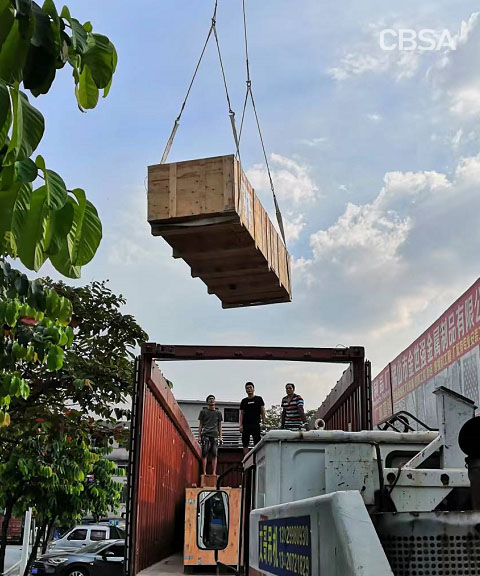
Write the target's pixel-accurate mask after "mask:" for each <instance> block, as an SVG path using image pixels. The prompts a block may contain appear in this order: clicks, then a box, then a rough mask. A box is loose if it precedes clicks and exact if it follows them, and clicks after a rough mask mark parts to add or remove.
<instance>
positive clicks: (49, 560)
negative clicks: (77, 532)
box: [30, 540, 125, 576]
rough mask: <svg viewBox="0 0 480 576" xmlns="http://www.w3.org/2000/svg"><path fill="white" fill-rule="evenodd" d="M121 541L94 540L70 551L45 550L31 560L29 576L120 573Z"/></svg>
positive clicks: (121, 559) (123, 561)
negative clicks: (37, 557)
mask: <svg viewBox="0 0 480 576" xmlns="http://www.w3.org/2000/svg"><path fill="white" fill-rule="evenodd" d="M124 563H125V540H114V541H111V542H108V541H102V542H95V543H94V544H90V545H89V546H85V548H81V549H80V550H73V551H65V550H64V551H63V552H49V553H47V554H44V555H43V556H41V557H40V558H39V559H38V560H35V562H34V563H33V566H32V568H31V569H30V574H31V575H32V576H47V575H55V576H122V575H123V565H124Z"/></svg>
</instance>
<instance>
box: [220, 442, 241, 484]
mask: <svg viewBox="0 0 480 576" xmlns="http://www.w3.org/2000/svg"><path fill="white" fill-rule="evenodd" d="M242 460H243V449H242V448H220V449H219V451H218V461H217V474H218V475H219V476H221V475H222V474H224V473H225V472H227V470H228V469H229V468H232V467H233V466H240V465H241V464H242ZM221 484H222V486H229V487H230V488H240V486H241V485H242V472H241V470H232V471H231V472H229V473H228V474H227V475H226V476H225V477H224V479H223V480H222V483H221Z"/></svg>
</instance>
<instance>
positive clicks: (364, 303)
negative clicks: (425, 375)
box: [293, 154, 480, 370]
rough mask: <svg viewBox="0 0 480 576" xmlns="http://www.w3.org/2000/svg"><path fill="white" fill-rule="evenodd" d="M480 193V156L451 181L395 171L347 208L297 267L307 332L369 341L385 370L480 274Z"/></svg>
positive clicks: (315, 239)
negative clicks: (479, 218)
mask: <svg viewBox="0 0 480 576" xmlns="http://www.w3.org/2000/svg"><path fill="white" fill-rule="evenodd" d="M479 186H480V154H479V155H478V156H473V157H468V158H463V159H461V160H460V161H459V162H458V165H457V167H456V169H455V171H454V174H453V175H452V176H450V177H449V176H448V175H446V174H443V173H440V172H432V171H430V172H390V173H387V174H386V175H385V178H384V186H383V187H382V189H381V190H380V192H379V193H378V194H377V196H376V198H375V199H374V200H373V201H372V202H368V203H365V204H353V203H348V204H347V206H346V208H345V210H344V212H343V213H342V214H341V215H340V216H339V217H338V218H337V220H336V222H334V223H333V224H332V225H331V226H329V227H328V228H326V229H323V230H319V231H317V232H315V233H313V234H312V235H311V237H310V244H311V248H312V255H311V257H310V258H302V259H299V260H298V261H296V262H295V264H294V266H293V274H294V279H295V281H296V282H295V290H294V294H296V296H297V298H300V299H301V300H302V304H303V306H304V307H305V310H307V309H308V313H307V312H305V313H304V315H303V321H304V322H305V323H306V324H309V325H310V327H309V328H308V329H310V330H317V331H318V332H319V334H322V335H323V334H325V333H327V334H329V337H331V338H332V339H342V338H343V340H342V342H347V344H349V343H351V342H352V341H353V342H361V343H362V345H364V346H366V348H367V351H369V356H370V358H371V359H372V360H373V361H374V364H375V366H376V369H377V370H379V369H380V368H382V367H383V365H384V364H385V363H386V362H388V361H389V360H390V359H391V358H392V357H393V356H395V355H396V354H397V353H398V352H399V351H400V350H401V349H402V346H406V345H407V344H408V343H409V342H410V341H412V340H413V339H414V338H415V337H417V336H418V334H419V333H420V331H421V330H422V329H425V328H426V327H427V326H428V325H429V324H430V323H431V322H432V321H433V320H434V319H435V318H436V316H437V315H438V314H440V313H441V312H442V311H443V310H444V309H445V308H446V307H447V306H448V305H449V304H450V303H451V301H453V300H454V298H455V297H457V296H458V295H459V294H460V293H461V292H462V291H463V290H464V289H465V288H466V287H467V286H468V285H469V284H470V283H471V282H472V281H473V280H474V279H475V278H476V276H477V275H478V266H477V264H478V257H477V252H478V245H479V244H480V229H479V227H478V225H477V216H476V214H478V212H479V211H480V195H479V194H478V189H479ZM330 302H335V303H336V304H335V307H334V308H333V309H331V307H330V306H329V303H330ZM423 318H425V321H424V323H423V322H422V319H423Z"/></svg>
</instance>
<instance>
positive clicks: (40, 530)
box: [23, 520, 47, 576]
mask: <svg viewBox="0 0 480 576" xmlns="http://www.w3.org/2000/svg"><path fill="white" fill-rule="evenodd" d="M46 527H47V520H44V521H43V522H42V525H41V526H40V528H38V530H37V535H36V536H35V542H34V543H33V546H32V552H31V553H30V556H29V557H28V561H27V565H26V566H25V572H24V573H23V576H28V575H29V573H30V568H31V566H32V564H33V562H34V560H35V559H36V557H37V551H38V547H39V545H40V540H41V539H42V537H43V535H44V534H45V529H46Z"/></svg>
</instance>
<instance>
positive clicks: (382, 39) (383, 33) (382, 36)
mask: <svg viewBox="0 0 480 576" xmlns="http://www.w3.org/2000/svg"><path fill="white" fill-rule="evenodd" d="M387 34H389V35H390V36H393V38H396V37H397V33H396V32H395V30H392V29H391V28H387V29H386V30H382V31H381V32H380V48H381V49H382V50H395V48H396V47H397V46H396V44H395V40H394V43H393V44H390V46H387V45H386V44H385V36H386V35H387Z"/></svg>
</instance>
